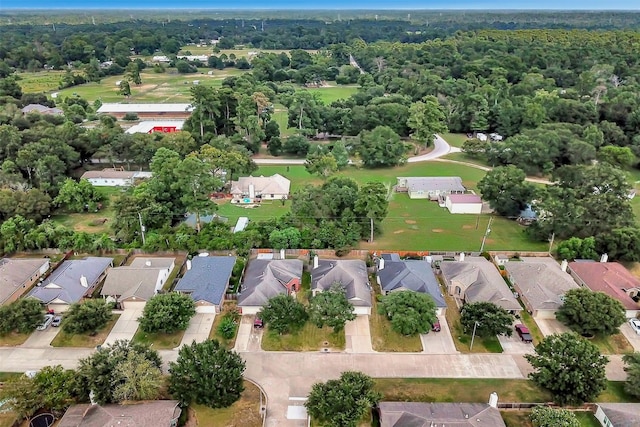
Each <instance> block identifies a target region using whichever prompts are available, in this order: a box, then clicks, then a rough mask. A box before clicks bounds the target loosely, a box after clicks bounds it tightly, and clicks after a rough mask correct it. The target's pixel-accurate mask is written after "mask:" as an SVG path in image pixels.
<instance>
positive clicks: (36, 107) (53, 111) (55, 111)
mask: <svg viewBox="0 0 640 427" xmlns="http://www.w3.org/2000/svg"><path fill="white" fill-rule="evenodd" d="M20 111H22V114H29V113H33V112H35V113H38V114H48V115H51V116H61V115H63V114H64V111H62V110H61V109H59V108H51V107H47V106H46V105H41V104H29V105H27V106H25V107H23V108H22V110H20Z"/></svg>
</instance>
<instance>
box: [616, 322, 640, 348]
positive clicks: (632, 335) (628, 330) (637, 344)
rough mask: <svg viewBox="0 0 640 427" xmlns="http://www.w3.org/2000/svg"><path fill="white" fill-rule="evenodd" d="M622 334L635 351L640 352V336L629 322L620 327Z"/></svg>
mask: <svg viewBox="0 0 640 427" xmlns="http://www.w3.org/2000/svg"><path fill="white" fill-rule="evenodd" d="M620 332H621V333H622V335H624V336H625V338H626V339H627V340H628V341H629V344H631V346H632V347H633V350H634V351H640V334H638V333H636V331H634V330H633V328H632V327H631V325H629V321H628V320H627V321H626V322H624V324H623V325H622V326H620Z"/></svg>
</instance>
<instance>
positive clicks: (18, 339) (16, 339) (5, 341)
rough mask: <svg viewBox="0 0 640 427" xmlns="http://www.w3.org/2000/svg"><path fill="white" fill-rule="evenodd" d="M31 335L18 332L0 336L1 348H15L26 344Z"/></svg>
mask: <svg viewBox="0 0 640 427" xmlns="http://www.w3.org/2000/svg"><path fill="white" fill-rule="evenodd" d="M30 335H31V334H19V333H17V332H11V333H8V334H6V335H0V347H15V346H18V345H21V344H24V342H25V341H26V340H27V338H29V336H30Z"/></svg>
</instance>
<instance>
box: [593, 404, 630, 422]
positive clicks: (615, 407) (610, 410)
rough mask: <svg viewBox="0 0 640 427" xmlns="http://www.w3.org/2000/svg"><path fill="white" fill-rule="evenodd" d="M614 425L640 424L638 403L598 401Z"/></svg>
mask: <svg viewBox="0 0 640 427" xmlns="http://www.w3.org/2000/svg"><path fill="white" fill-rule="evenodd" d="M598 406H600V408H601V409H602V411H603V412H604V413H605V415H606V416H607V418H609V421H611V424H612V425H613V426H614V427H638V426H640V403H598Z"/></svg>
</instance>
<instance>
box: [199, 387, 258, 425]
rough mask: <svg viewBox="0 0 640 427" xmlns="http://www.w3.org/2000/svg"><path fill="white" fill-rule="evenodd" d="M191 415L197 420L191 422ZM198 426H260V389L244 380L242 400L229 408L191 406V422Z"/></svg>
mask: <svg viewBox="0 0 640 427" xmlns="http://www.w3.org/2000/svg"><path fill="white" fill-rule="evenodd" d="M191 417H193V418H195V420H194V421H195V422H193V423H192V422H191V421H192V419H191ZM188 425H197V426H198V427H241V426H242V427H260V426H262V417H261V416H260V389H259V388H258V387H256V386H255V385H254V384H253V383H250V382H249V381H245V382H244V391H243V392H242V395H241V396H240V400H238V401H237V402H235V403H234V404H233V405H231V406H230V407H228V408H221V409H211V408H209V407H207V406H204V405H191V406H189V424H188Z"/></svg>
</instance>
